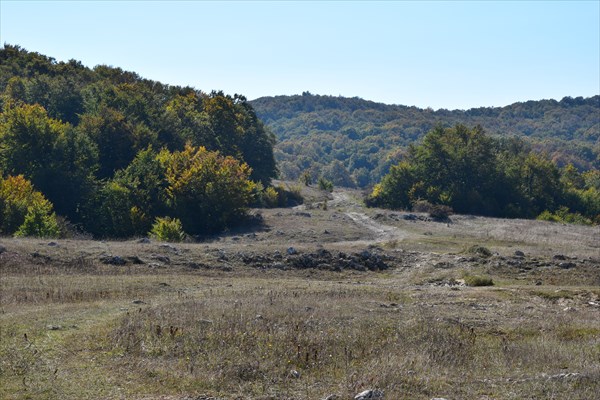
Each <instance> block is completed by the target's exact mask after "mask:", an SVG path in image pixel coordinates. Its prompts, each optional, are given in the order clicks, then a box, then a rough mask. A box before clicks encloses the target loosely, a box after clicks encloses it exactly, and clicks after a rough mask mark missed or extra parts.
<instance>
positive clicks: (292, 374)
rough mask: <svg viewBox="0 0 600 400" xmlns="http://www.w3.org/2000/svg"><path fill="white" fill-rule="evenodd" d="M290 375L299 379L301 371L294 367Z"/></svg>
mask: <svg viewBox="0 0 600 400" xmlns="http://www.w3.org/2000/svg"><path fill="white" fill-rule="evenodd" d="M290 376H291V377H292V378H295V379H299V378H300V372H298V371H296V370H295V369H293V370H291V371H290Z"/></svg>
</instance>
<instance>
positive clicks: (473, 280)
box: [465, 275, 494, 286]
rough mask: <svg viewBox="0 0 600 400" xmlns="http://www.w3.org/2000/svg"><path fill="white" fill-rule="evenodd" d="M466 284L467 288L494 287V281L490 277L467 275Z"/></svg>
mask: <svg viewBox="0 0 600 400" xmlns="http://www.w3.org/2000/svg"><path fill="white" fill-rule="evenodd" d="M465 284H466V285H467V286H494V281H493V280H492V278H489V277H483V276H476V275H467V276H465Z"/></svg>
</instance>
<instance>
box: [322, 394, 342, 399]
mask: <svg viewBox="0 0 600 400" xmlns="http://www.w3.org/2000/svg"><path fill="white" fill-rule="evenodd" d="M339 398H340V397H339V396H338V395H337V394H330V395H329V396H327V397H323V400H338V399H339Z"/></svg>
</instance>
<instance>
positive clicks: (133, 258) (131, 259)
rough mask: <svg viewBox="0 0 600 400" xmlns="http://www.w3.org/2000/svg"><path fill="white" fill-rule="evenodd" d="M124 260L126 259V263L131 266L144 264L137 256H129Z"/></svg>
mask: <svg viewBox="0 0 600 400" xmlns="http://www.w3.org/2000/svg"><path fill="white" fill-rule="evenodd" d="M126 258H127V261H129V262H130V263H132V264H137V265H140V264H144V262H143V261H142V260H141V259H140V258H139V257H138V256H129V257H126Z"/></svg>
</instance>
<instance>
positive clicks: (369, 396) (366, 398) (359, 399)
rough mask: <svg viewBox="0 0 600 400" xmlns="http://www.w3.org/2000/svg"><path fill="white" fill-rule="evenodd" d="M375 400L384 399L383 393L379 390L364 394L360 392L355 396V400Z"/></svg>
mask: <svg viewBox="0 0 600 400" xmlns="http://www.w3.org/2000/svg"><path fill="white" fill-rule="evenodd" d="M373 399H383V391H381V390H377V389H374V390H373V389H369V390H365V391H364V392H360V393H359V394H357V395H356V396H354V400H373Z"/></svg>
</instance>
